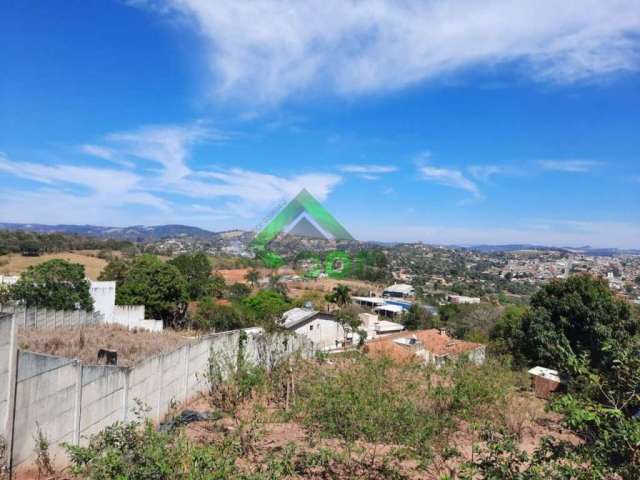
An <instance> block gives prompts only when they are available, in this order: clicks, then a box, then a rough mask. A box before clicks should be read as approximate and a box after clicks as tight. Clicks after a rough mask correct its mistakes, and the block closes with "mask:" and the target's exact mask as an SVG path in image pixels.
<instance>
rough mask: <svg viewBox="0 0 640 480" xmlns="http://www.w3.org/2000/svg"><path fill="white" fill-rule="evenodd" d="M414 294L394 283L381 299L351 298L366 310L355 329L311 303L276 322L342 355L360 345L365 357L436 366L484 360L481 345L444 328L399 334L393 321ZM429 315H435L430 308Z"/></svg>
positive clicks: (319, 346) (318, 346)
mask: <svg viewBox="0 0 640 480" xmlns="http://www.w3.org/2000/svg"><path fill="white" fill-rule="evenodd" d="M414 297H415V292H414V290H413V287H412V286H411V285H407V284H396V285H391V286H390V287H387V288H385V289H384V290H383V293H382V296H353V297H351V301H352V302H353V304H355V305H357V306H359V307H362V308H363V309H365V310H367V311H366V312H362V313H359V314H358V319H359V322H360V325H359V328H356V329H351V328H350V327H348V326H344V325H343V324H341V323H340V322H339V321H338V319H337V317H336V316H335V315H334V314H333V313H331V312H323V311H320V310H316V309H314V308H313V307H312V305H311V304H307V305H306V306H305V307H303V308H300V307H297V308H292V309H291V310H288V311H286V312H285V313H284V314H283V315H282V317H281V319H280V321H279V324H280V326H281V327H282V328H285V329H287V330H290V331H293V332H295V333H297V334H299V335H303V336H305V337H307V338H308V339H309V340H311V341H312V342H314V344H316V346H317V348H318V349H320V350H323V351H328V352H331V351H342V350H344V349H348V348H352V347H353V346H355V345H359V344H362V343H364V344H365V347H364V351H365V352H367V353H369V354H371V355H379V354H385V355H389V356H391V357H394V358H396V359H398V360H409V359H416V360H418V361H422V362H424V363H431V364H434V365H436V366H437V367H440V366H442V365H443V364H444V363H445V362H446V361H448V360H454V359H457V358H459V357H461V356H464V357H467V358H468V359H469V360H470V361H472V362H473V363H476V364H481V363H483V362H484V358H485V346H484V345H482V344H479V343H472V342H465V341H462V340H457V339H454V338H452V337H450V336H448V335H447V333H446V332H445V331H444V330H436V329H430V330H419V331H414V332H408V331H405V329H404V326H403V325H402V324H401V323H399V322H397V321H393V320H398V319H400V318H401V317H402V315H403V314H404V312H406V311H407V310H408V309H409V308H410V307H411V306H412V305H413V298H414ZM421 307H422V308H427V309H431V310H432V312H431V313H437V310H436V309H435V308H433V307H424V306H421Z"/></svg>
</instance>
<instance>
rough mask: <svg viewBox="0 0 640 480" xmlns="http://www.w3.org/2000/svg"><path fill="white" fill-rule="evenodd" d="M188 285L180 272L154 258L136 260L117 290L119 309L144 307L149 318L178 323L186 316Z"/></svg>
mask: <svg viewBox="0 0 640 480" xmlns="http://www.w3.org/2000/svg"><path fill="white" fill-rule="evenodd" d="M187 299H188V294H187V282H186V281H185V280H184V278H183V277H182V274H181V273H180V271H179V270H178V269H177V268H176V267H175V266H174V265H169V264H168V263H164V262H162V261H161V260H160V259H158V257H156V256H154V255H149V254H145V255H141V256H139V257H137V258H135V259H134V260H133V262H132V263H131V268H130V270H129V273H128V275H127V278H126V280H125V281H124V283H123V284H122V286H121V287H120V288H119V289H117V290H116V302H117V303H118V304H119V305H144V306H145V309H146V314H147V316H148V317H149V318H156V319H160V320H164V321H165V323H167V324H172V325H175V324H176V323H179V322H180V321H181V320H182V319H183V317H184V314H185V312H186V302H187Z"/></svg>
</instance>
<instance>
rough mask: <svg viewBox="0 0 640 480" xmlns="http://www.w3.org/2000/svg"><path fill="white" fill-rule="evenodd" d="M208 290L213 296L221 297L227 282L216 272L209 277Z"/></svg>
mask: <svg viewBox="0 0 640 480" xmlns="http://www.w3.org/2000/svg"><path fill="white" fill-rule="evenodd" d="M209 290H210V292H211V295H212V296H213V297H214V298H222V297H224V294H225V292H226V290H227V282H226V280H225V279H224V277H223V276H222V275H220V274H219V273H216V274H215V275H214V276H213V277H211V281H210V285H209Z"/></svg>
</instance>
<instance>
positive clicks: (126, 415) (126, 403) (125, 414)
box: [122, 368, 131, 422]
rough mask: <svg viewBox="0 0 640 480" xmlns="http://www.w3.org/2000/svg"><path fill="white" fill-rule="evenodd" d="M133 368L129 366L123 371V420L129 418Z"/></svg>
mask: <svg viewBox="0 0 640 480" xmlns="http://www.w3.org/2000/svg"><path fill="white" fill-rule="evenodd" d="M130 373H131V370H130V369H129V368H127V369H126V370H123V371H122V375H123V376H124V379H123V387H122V421H123V422H126V421H128V420H129V374H130Z"/></svg>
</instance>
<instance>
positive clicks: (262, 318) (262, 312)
mask: <svg viewBox="0 0 640 480" xmlns="http://www.w3.org/2000/svg"><path fill="white" fill-rule="evenodd" d="M242 304H243V305H244V306H245V308H247V309H248V310H249V312H250V313H251V314H252V315H253V316H254V317H255V318H256V320H258V321H259V322H274V321H275V320H277V319H278V318H280V316H281V315H282V314H283V313H284V312H285V310H287V309H288V308H289V307H290V304H289V302H287V300H286V299H285V298H284V296H282V295H281V294H280V293H278V292H275V291H273V290H262V291H260V292H258V293H256V294H255V295H252V296H250V297H247V298H245V299H244V300H243V301H242Z"/></svg>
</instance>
